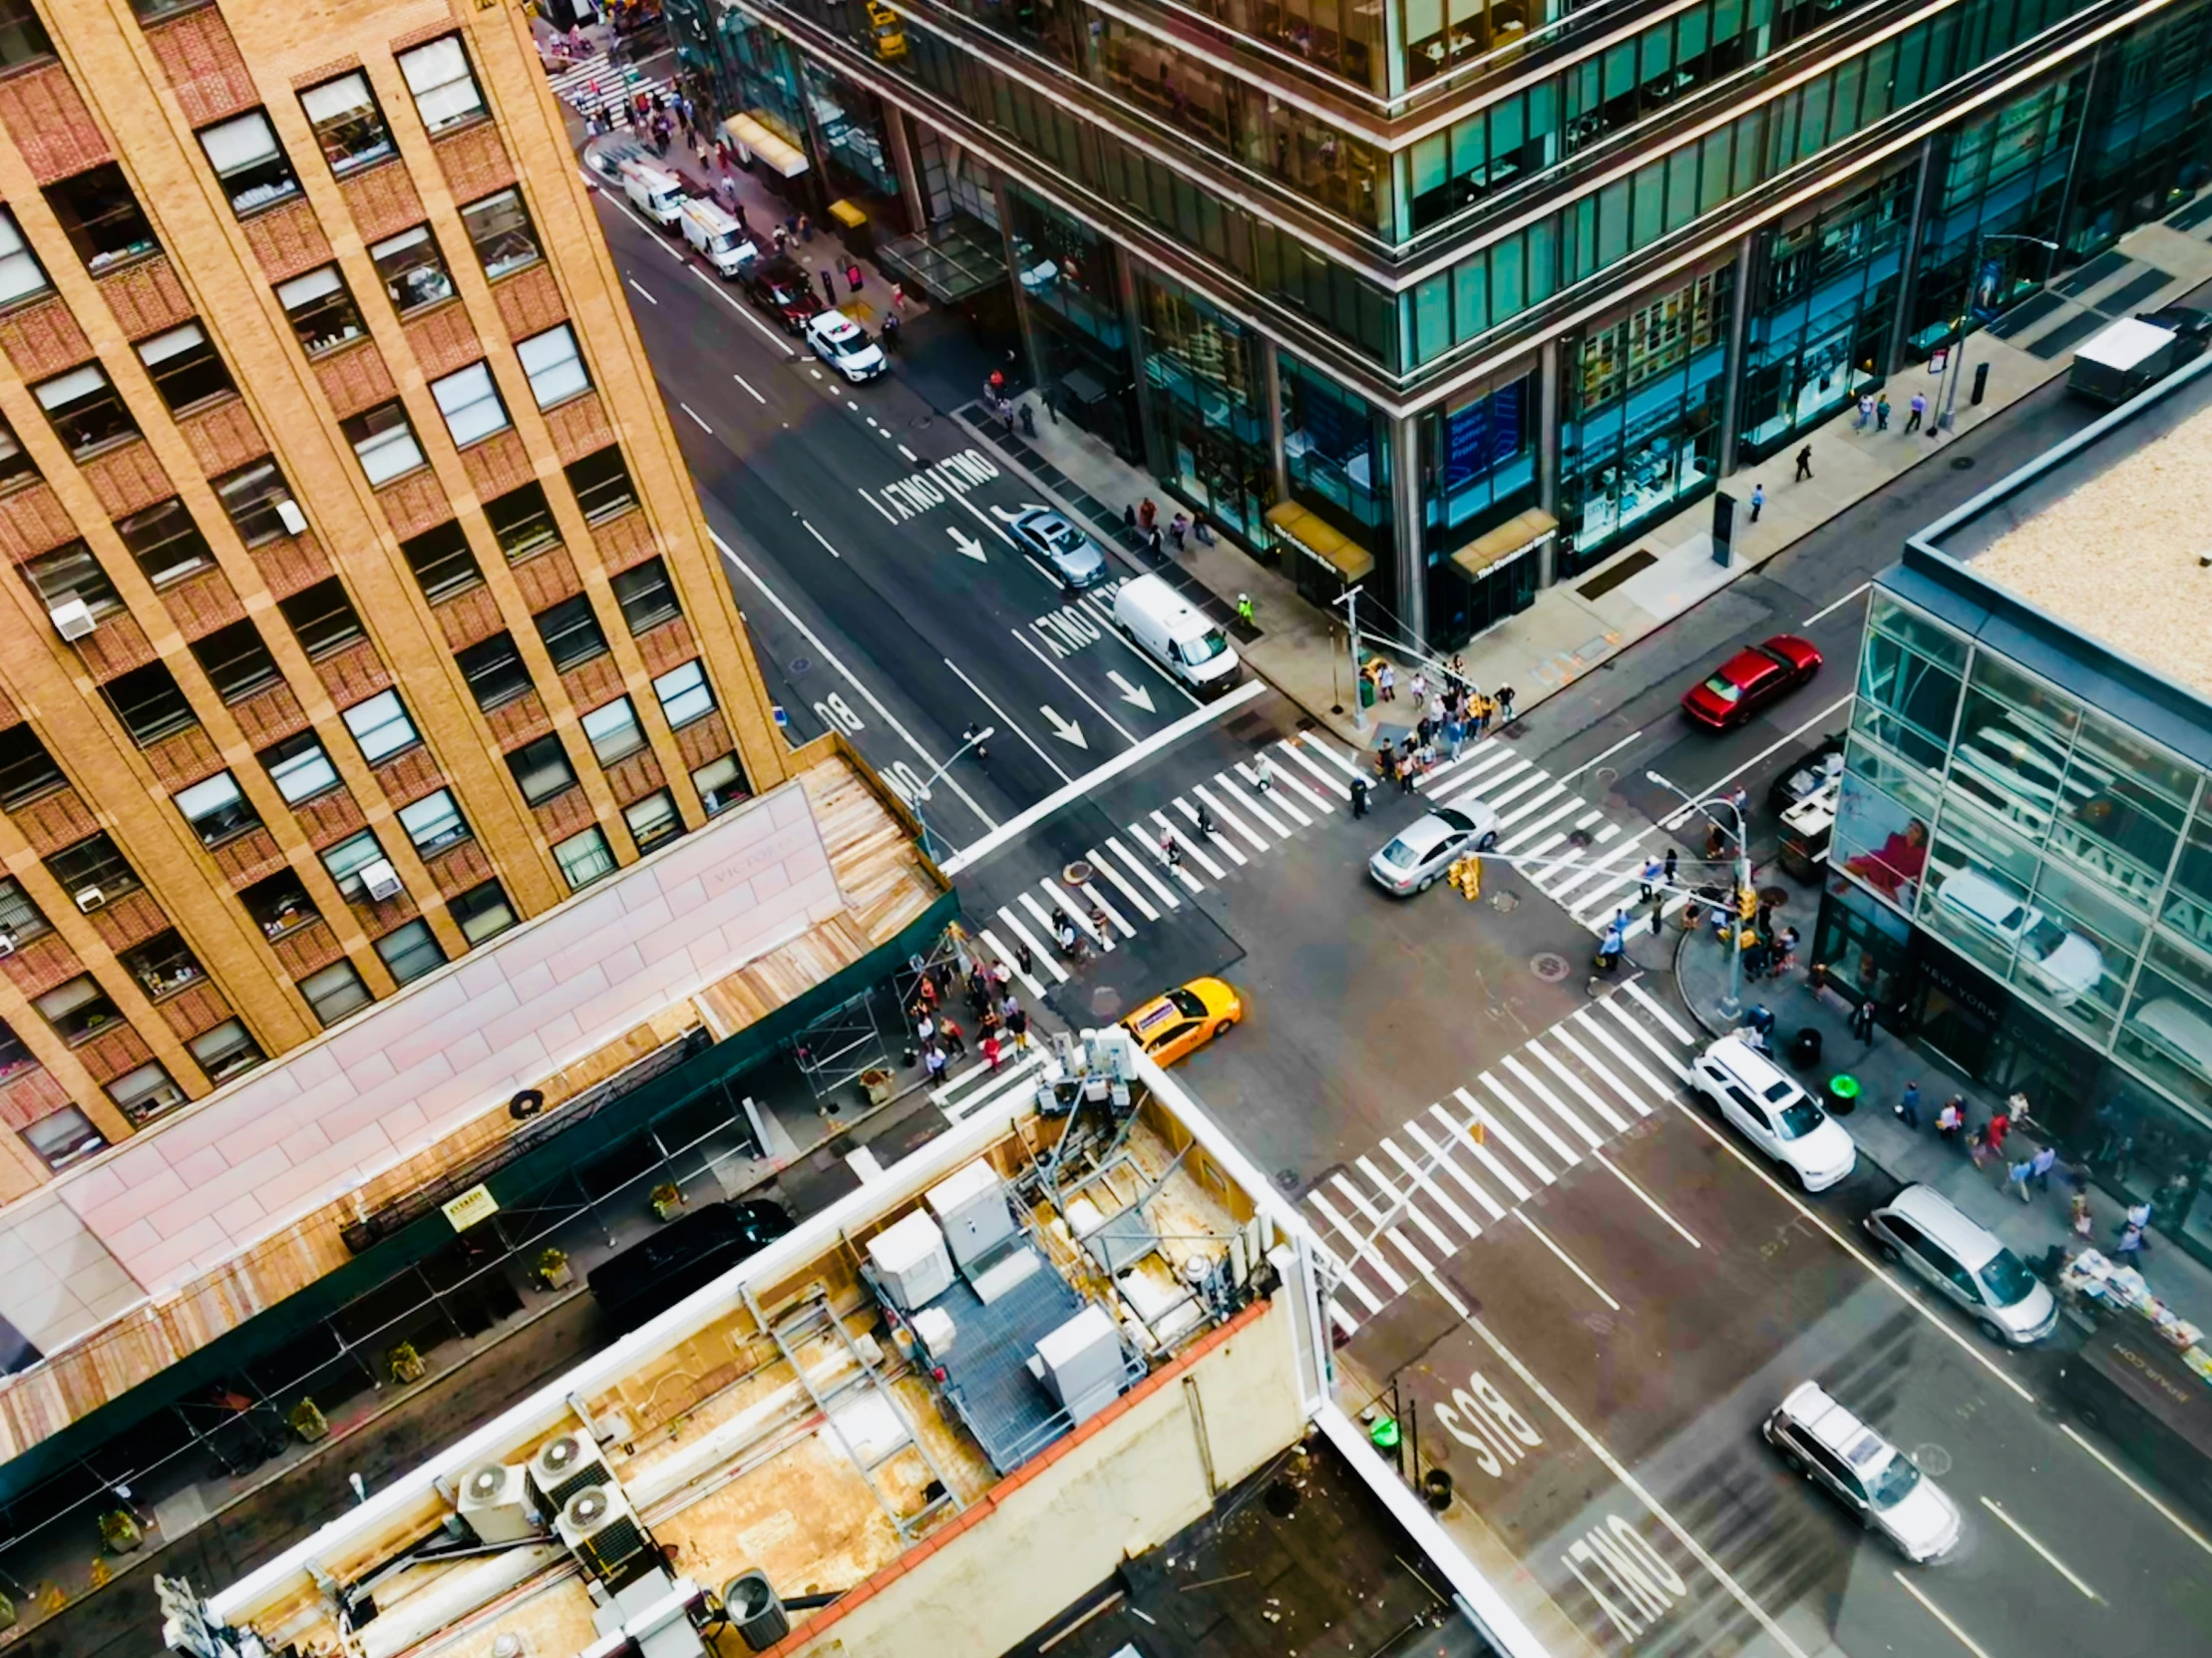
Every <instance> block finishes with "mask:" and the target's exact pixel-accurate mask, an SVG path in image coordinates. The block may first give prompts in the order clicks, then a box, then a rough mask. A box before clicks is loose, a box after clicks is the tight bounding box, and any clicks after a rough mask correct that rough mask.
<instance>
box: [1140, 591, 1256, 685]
mask: <svg viewBox="0 0 2212 1658" xmlns="http://www.w3.org/2000/svg"><path fill="white" fill-rule="evenodd" d="M1114 624H1115V625H1116V626H1118V627H1119V628H1120V629H1121V630H1122V631H1123V632H1124V633H1127V634H1128V635H1129V637H1130V638H1131V639H1132V640H1134V641H1135V642H1136V645H1137V647H1138V648H1139V649H1140V650H1142V651H1144V652H1145V654H1147V655H1148V656H1151V657H1153V658H1154V659H1155V660H1157V661H1158V662H1159V663H1160V664H1161V665H1162V666H1164V667H1165V668H1166V669H1167V670H1168V671H1169V672H1170V673H1172V674H1174V675H1175V676H1176V677H1177V678H1178V679H1180V680H1182V681H1183V682H1184V683H1185V684H1186V685H1189V686H1190V687H1191V688H1192V689H1193V690H1195V691H1197V692H1198V693H1199V694H1200V695H1201V696H1212V695H1215V694H1216V693H1217V692H1220V691H1225V690H1227V689H1229V687H1230V686H1232V685H1234V684H1235V683H1236V682H1237V650H1236V647H1235V646H1234V645H1232V644H1231V643H1230V642H1229V639H1228V637H1227V636H1226V635H1225V634H1224V633H1223V632H1222V630H1221V627H1220V626H1219V625H1218V624H1217V623H1216V622H1214V621H1213V619H1212V618H1210V617H1209V616H1207V614H1206V613H1205V612H1204V611H1201V610H1199V609H1197V608H1196V607H1195V606H1193V605H1192V604H1191V602H1190V601H1189V600H1187V599H1185V598H1184V597H1183V596H1182V595H1181V594H1179V593H1177V592H1176V591H1175V589H1173V588H1171V587H1169V586H1168V585H1167V583H1166V582H1164V581H1162V580H1161V579H1160V578H1159V577H1157V576H1140V577H1138V578H1137V579H1136V580H1135V581H1134V582H1131V583H1129V584H1128V585H1127V586H1125V587H1124V588H1123V589H1122V590H1121V591H1120V592H1119V593H1117V594H1115V595H1114Z"/></svg>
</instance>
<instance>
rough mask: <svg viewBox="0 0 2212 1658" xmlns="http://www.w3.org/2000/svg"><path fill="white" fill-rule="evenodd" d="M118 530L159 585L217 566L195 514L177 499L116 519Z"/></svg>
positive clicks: (124, 543)
mask: <svg viewBox="0 0 2212 1658" xmlns="http://www.w3.org/2000/svg"><path fill="white" fill-rule="evenodd" d="M116 533H117V534H118V535H120V536H122V538H123V545H124V546H126V547H128V548H129V549H130V550H131V556H132V557H133V558H135V559H137V560H138V561H139V569H141V570H143V571H145V572H146V579H147V580H148V581H149V582H152V583H153V584H154V585H155V586H156V587H157V588H166V587H168V586H169V585H170V584H171V583H173V582H182V581H183V580H184V578H185V577H187V576H196V575H198V574H199V573H200V572H201V571H203V570H211V569H213V568H214V563H215V556H214V554H213V553H211V552H209V551H208V549H207V538H206V537H205V536H203V535H201V534H200V533H199V526H198V525H196V524H194V523H193V522H192V515H191V514H190V513H189V512H187V511H185V510H184V502H182V501H178V500H170V501H164V502H162V503H160V504H159V505H158V506H153V507H149V508H147V509H146V511H144V512H141V513H133V514H132V515H131V516H130V517H129V518H121V519H118V520H116Z"/></svg>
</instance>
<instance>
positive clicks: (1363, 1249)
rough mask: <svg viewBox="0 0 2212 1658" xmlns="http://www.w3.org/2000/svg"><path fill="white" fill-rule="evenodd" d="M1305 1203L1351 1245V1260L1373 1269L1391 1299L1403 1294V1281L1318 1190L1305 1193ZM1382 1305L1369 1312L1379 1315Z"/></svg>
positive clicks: (1316, 1188)
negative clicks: (1363, 1263)
mask: <svg viewBox="0 0 2212 1658" xmlns="http://www.w3.org/2000/svg"><path fill="white" fill-rule="evenodd" d="M1305 1201H1306V1202H1308V1203H1310V1204H1312V1205H1313V1207H1314V1208H1316V1209H1318V1210H1319V1211H1320V1212H1321V1214H1322V1215H1323V1216H1324V1217H1325V1218H1326V1219H1327V1221H1328V1224H1329V1225H1331V1226H1333V1227H1334V1228H1335V1229H1336V1230H1337V1232H1338V1233H1339V1234H1340V1235H1341V1236H1342V1237H1343V1239H1344V1241H1345V1242H1347V1243H1349V1244H1350V1245H1351V1247H1352V1251H1353V1254H1352V1259H1353V1260H1355V1261H1364V1262H1366V1263H1367V1265H1369V1266H1370V1267H1373V1268H1374V1270H1375V1276H1376V1277H1377V1278H1380V1279H1381V1280H1382V1282H1383V1286H1384V1287H1385V1288H1386V1289H1388V1290H1389V1292H1390V1294H1391V1295H1392V1296H1393V1297H1395V1296H1401V1295H1403V1294H1405V1280H1404V1279H1402V1278H1400V1277H1399V1276H1398V1275H1397V1272H1396V1271H1395V1270H1394V1269H1393V1268H1392V1267H1391V1265H1390V1263H1389V1262H1388V1261H1385V1260H1384V1259H1383V1258H1382V1255H1381V1253H1380V1252H1379V1251H1378V1250H1376V1248H1375V1247H1374V1245H1373V1244H1372V1243H1370V1242H1369V1241H1368V1240H1367V1239H1366V1238H1364V1237H1362V1236H1361V1235H1360V1233H1359V1231H1358V1229H1357V1228H1356V1227H1354V1226H1353V1225H1352V1224H1351V1222H1349V1221H1347V1220H1346V1219H1344V1217H1343V1216H1342V1215H1340V1214H1338V1213H1337V1212H1336V1208H1335V1205H1333V1204H1332V1203H1330V1202H1329V1201H1328V1199H1327V1198H1326V1197H1324V1196H1323V1195H1322V1194H1321V1191H1320V1188H1318V1187H1315V1188H1314V1189H1313V1190H1312V1191H1309V1192H1307V1193H1306V1194H1305ZM1383 1305H1385V1304H1377V1305H1376V1306H1374V1307H1373V1308H1371V1309H1370V1311H1373V1312H1377V1313H1379V1312H1381V1311H1382V1307H1383Z"/></svg>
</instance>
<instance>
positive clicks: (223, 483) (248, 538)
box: [214, 455, 292, 547]
mask: <svg viewBox="0 0 2212 1658" xmlns="http://www.w3.org/2000/svg"><path fill="white" fill-rule="evenodd" d="M214 487H215V499H216V500H218V501H220V502H221V503H222V510H223V511H224V512H225V513H228V514H229V515H230V523H231V525H232V527H233V528H234V529H236V531H237V532H238V539H239V540H240V541H242V542H244V543H245V544H246V546H248V547H260V546H263V545H265V544H266V543H269V542H272V541H274V540H276V538H277V537H279V536H288V535H290V534H291V531H290V530H288V529H286V528H285V526H284V515H283V513H282V512H281V511H280V510H279V507H278V503H280V502H289V501H290V500H291V499H292V490H291V486H290V485H289V484H287V483H285V482H284V474H283V473H282V472H280V471H278V470H277V465H276V462H275V461H273V460H271V459H270V458H269V457H268V456H266V455H264V456H262V457H261V459H259V460H257V461H249V462H247V463H246V464H245V465H244V466H241V467H240V468H238V470H237V471H235V472H226V473H224V474H223V475H222V476H221V477H220V478H217V479H215V480H214Z"/></svg>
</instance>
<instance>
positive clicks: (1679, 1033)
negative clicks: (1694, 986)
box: [1621, 979, 1697, 1047]
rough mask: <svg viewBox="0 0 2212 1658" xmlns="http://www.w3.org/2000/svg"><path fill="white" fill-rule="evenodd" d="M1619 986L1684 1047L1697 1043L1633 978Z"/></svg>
mask: <svg viewBox="0 0 2212 1658" xmlns="http://www.w3.org/2000/svg"><path fill="white" fill-rule="evenodd" d="M1621 988H1622V989H1623V990H1625V991H1627V992H1628V993H1629V994H1630V995H1631V996H1633V997H1635V998H1636V999H1637V1001H1639V1002H1641V1003H1643V1004H1644V1011H1645V1012H1646V1013H1648V1014H1650V1015H1651V1016H1652V1018H1653V1019H1654V1020H1656V1021H1657V1022H1658V1023H1659V1029H1660V1030H1662V1031H1664V1032H1665V1033H1666V1034H1667V1035H1668V1036H1672V1037H1673V1038H1674V1039H1675V1040H1676V1041H1678V1042H1680V1043H1681V1044H1682V1045H1683V1046H1684V1047H1694V1046H1696V1045H1697V1038H1696V1037H1695V1036H1691V1035H1690V1034H1689V1033H1688V1032H1687V1031H1685V1030H1683V1029H1682V1026H1681V1022H1680V1021H1679V1020H1677V1019H1675V1018H1674V1016H1673V1015H1672V1014H1670V1013H1668V1012H1667V1011H1666V1010H1665V1009H1664V1008H1662V1007H1660V1006H1659V1003H1658V1002H1657V1001H1655V1000H1654V999H1653V997H1652V994H1651V992H1649V991H1647V990H1646V989H1645V988H1644V987H1643V986H1642V985H1640V984H1638V983H1637V982H1636V981H1635V980H1634V979H1631V980H1629V981H1627V982H1626V983H1625V984H1623V985H1622V987H1621Z"/></svg>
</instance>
